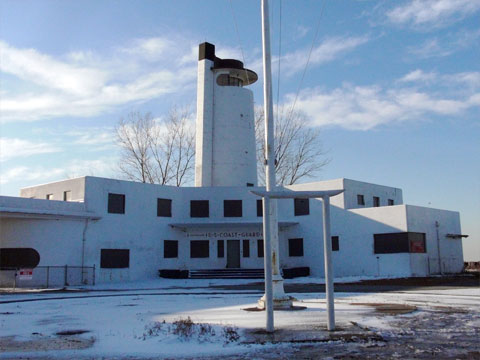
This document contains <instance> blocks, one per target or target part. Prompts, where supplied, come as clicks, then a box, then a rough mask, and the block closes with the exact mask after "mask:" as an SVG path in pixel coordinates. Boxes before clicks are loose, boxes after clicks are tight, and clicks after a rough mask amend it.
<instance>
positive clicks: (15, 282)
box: [13, 269, 17, 290]
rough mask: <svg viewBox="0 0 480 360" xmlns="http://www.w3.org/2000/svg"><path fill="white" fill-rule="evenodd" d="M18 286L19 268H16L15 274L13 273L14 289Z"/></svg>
mask: <svg viewBox="0 0 480 360" xmlns="http://www.w3.org/2000/svg"><path fill="white" fill-rule="evenodd" d="M16 288H17V269H15V271H14V275H13V290H15V289H16Z"/></svg>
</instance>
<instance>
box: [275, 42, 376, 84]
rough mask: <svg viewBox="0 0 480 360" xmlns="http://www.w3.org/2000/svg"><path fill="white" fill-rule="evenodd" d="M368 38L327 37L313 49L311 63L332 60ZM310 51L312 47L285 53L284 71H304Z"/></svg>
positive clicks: (283, 59) (287, 72)
mask: <svg viewBox="0 0 480 360" xmlns="http://www.w3.org/2000/svg"><path fill="white" fill-rule="evenodd" d="M368 40H369V38H368V37H367V36H355V37H331V38H327V39H325V40H324V41H323V42H322V43H321V44H320V45H318V46H317V47H315V48H314V49H313V50H312V54H311V56H310V63H309V65H310V66H311V65H321V64H324V63H327V62H330V61H332V60H334V59H336V58H338V57H340V56H341V55H343V54H345V53H346V52H349V51H352V50H354V49H355V48H357V47H358V46H360V45H363V44H365V43H366V42H368ZM309 53H310V48H305V49H301V50H298V51H295V52H293V53H288V54H285V55H283V56H282V57H281V62H282V70H283V72H284V73H286V74H287V75H292V74H293V73H295V72H298V71H302V70H303V69H304V68H305V63H306V60H307V58H308V54H309ZM274 61H278V58H275V59H274Z"/></svg>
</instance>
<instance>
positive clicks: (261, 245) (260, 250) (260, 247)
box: [257, 239, 264, 258]
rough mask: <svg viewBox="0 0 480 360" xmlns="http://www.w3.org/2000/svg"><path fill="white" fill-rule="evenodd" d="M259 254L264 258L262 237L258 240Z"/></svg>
mask: <svg viewBox="0 0 480 360" xmlns="http://www.w3.org/2000/svg"><path fill="white" fill-rule="evenodd" d="M257 256H258V257H259V258H263V256H264V254H263V240H262V239H258V240H257Z"/></svg>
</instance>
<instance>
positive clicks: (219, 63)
mask: <svg viewBox="0 0 480 360" xmlns="http://www.w3.org/2000/svg"><path fill="white" fill-rule="evenodd" d="M205 59H208V60H210V61H213V69H232V70H234V72H235V76H237V77H240V78H242V80H243V84H244V85H250V84H253V83H254V82H255V81H257V80H258V75H257V74H256V73H255V72H254V71H252V70H250V69H245V68H244V67H243V62H241V61H240V60H235V59H220V58H219V57H217V56H215V45H213V44H210V43H208V42H204V43H202V44H200V45H199V47H198V61H201V60H205Z"/></svg>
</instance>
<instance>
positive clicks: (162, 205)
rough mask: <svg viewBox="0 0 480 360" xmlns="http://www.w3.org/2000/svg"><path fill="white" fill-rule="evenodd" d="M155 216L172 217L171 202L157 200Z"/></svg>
mask: <svg viewBox="0 0 480 360" xmlns="http://www.w3.org/2000/svg"><path fill="white" fill-rule="evenodd" d="M157 216H163V217H172V200H170V199H157Z"/></svg>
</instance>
